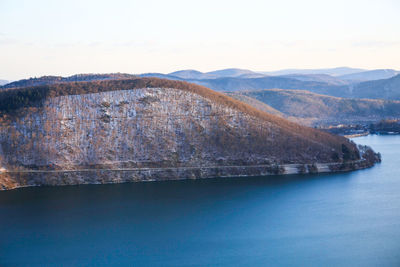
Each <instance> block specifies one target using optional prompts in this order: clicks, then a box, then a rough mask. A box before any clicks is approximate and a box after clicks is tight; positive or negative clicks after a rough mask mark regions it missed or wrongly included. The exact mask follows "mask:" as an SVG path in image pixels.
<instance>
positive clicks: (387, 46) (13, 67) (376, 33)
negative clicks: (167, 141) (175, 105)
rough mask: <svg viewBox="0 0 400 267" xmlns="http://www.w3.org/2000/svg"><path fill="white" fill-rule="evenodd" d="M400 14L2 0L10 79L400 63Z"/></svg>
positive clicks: (373, 9) (322, 5) (269, 4)
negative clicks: (185, 70) (86, 74)
mask: <svg viewBox="0 0 400 267" xmlns="http://www.w3.org/2000/svg"><path fill="white" fill-rule="evenodd" d="M399 14H400V1H398V0H374V1H372V0H346V1H345V0H326V1H324V0H302V1H298V0H297V1H296V0H279V1H278V0H274V1H269V0H260V1H258V0H246V1H243V0H242V1H235V0H229V1H228V0H227V1H225V0H220V1H219V0H201V1H199V0H197V1H191V0H182V1H181V0H142V1H136V0H113V1H102V0H96V1H91V0H89V1H84V0H79V1H76V0H68V1H57V0H35V1H32V0H31V1H27V0H26V1H23V0H0V79H6V80H17V79H22V78H29V77H39V76H43V75H61V76H68V75H73V74H77V73H111V72H123V73H145V72H162V73H168V72H172V71H176V70H181V69H196V70H199V71H212V70H216V69H222V68H233V67H234V68H244V69H251V70H254V71H272V70H278V69H285V68H328V67H340V66H349V67H356V68H366V69H377V68H393V69H399V70H400V15H399Z"/></svg>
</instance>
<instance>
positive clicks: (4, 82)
mask: <svg viewBox="0 0 400 267" xmlns="http://www.w3.org/2000/svg"><path fill="white" fill-rule="evenodd" d="M7 83H8V81H7V80H0V86H2V85H5V84H7Z"/></svg>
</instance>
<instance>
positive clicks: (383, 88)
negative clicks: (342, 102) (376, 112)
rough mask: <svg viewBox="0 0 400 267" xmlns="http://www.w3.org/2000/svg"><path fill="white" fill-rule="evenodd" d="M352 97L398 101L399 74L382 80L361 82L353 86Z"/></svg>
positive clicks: (399, 91)
mask: <svg viewBox="0 0 400 267" xmlns="http://www.w3.org/2000/svg"><path fill="white" fill-rule="evenodd" d="M352 96H353V97H357V98H380V99H388V100H400V74H398V75H396V76H394V77H392V78H389V79H382V80H375V81H367V82H362V83H359V84H357V85H356V86H354V88H353V90H352Z"/></svg>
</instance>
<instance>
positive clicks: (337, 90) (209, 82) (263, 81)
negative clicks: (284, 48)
mask: <svg viewBox="0 0 400 267" xmlns="http://www.w3.org/2000/svg"><path fill="white" fill-rule="evenodd" d="M190 82H193V83H197V84H199V85H203V86H206V87H208V88H211V89H213V90H216V91H242V90H254V89H273V88H281V89H295V90H297V89H299V90H309V91H312V92H316V93H320V94H328V95H329V94H335V95H347V94H348V92H349V87H348V86H347V85H342V86H338V85H332V84H328V83H325V82H317V81H301V80H298V79H294V78H287V77H276V76H267V77H262V78H229V77H228V78H218V79H205V80H190Z"/></svg>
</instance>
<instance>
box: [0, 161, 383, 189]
mask: <svg viewBox="0 0 400 267" xmlns="http://www.w3.org/2000/svg"><path fill="white" fill-rule="evenodd" d="M378 162H380V161H379V160H378V159H376V160H375V161H373V162H371V160H367V159H361V160H356V161H349V162H337V163H336V162H333V163H310V164H280V165H278V164H277V165H252V166H245V165H243V166H203V167H166V168H135V169H82V170H51V171H40V170H25V171H3V172H0V191H5V190H12V189H18V188H22V187H34V186H65V185H80V184H114V183H128V182H146V181H168V180H187V179H213V178H233V177H249V178H251V177H255V176H271V175H293V174H318V173H335V172H349V171H355V170H361V169H366V168H370V167H373V166H374V165H375V164H376V163H378Z"/></svg>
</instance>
